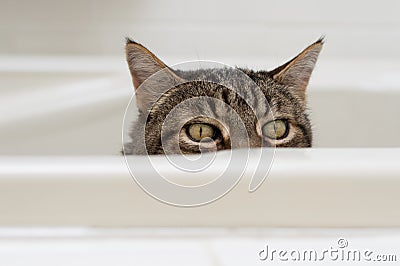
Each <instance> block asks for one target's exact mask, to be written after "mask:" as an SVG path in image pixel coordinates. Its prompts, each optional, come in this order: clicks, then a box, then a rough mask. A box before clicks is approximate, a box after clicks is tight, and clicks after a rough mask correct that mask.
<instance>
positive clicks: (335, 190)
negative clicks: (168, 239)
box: [0, 148, 400, 227]
mask: <svg viewBox="0 0 400 266" xmlns="http://www.w3.org/2000/svg"><path fill="white" fill-rule="evenodd" d="M242 153H243V151H235V152H234V156H239V158H241V157H243V154H242ZM399 158H400V149H398V148H397V149H299V150H292V149H281V150H277V154H276V157H275V160H274V163H273V165H272V168H271V171H270V173H269V175H268V177H267V179H266V181H265V182H264V183H263V184H262V185H261V187H260V188H259V189H258V190H257V191H256V192H254V193H249V192H248V187H249V182H250V178H251V172H252V171H251V170H252V169H254V167H255V165H254V160H252V159H250V164H249V166H248V169H247V170H246V172H245V175H244V176H243V178H242V180H241V181H240V182H239V184H238V185H237V186H236V187H235V188H234V189H233V190H232V191H231V192H229V193H228V194H227V195H226V196H224V197H223V198H221V199H220V200H217V201H216V202H214V203H212V204H209V205H205V206H202V207H196V208H180V207H173V206H169V205H166V204H164V203H161V202H159V201H157V200H155V199H154V198H152V197H150V196H149V195H148V194H146V193H145V192H144V191H143V190H142V189H140V188H139V186H138V185H137V184H136V183H135V182H134V180H133V179H132V177H131V176H130V174H129V172H128V169H127V167H126V165H125V162H124V159H123V157H121V156H118V157H117V156H115V157H107V156H103V157H100V156H98V157H96V156H90V157H76V156H71V157H29V156H28V157H18V156H16V157H2V158H1V160H0V177H1V178H0V213H2V214H4V215H1V216H0V226H17V225H18V226H29V225H36V226H80V225H86V226H107V227H121V226H222V227H226V226H231V227H240V226H278V227H288V226H289V227H366V226H370V227H393V226H400V210H399V208H398V206H397V205H398V202H400V194H399V193H398V188H399V186H400V175H399V173H400V164H399V163H398V159H399ZM134 160H135V161H136V162H137V164H136V165H137V167H140V165H141V160H144V159H143V158H141V157H134ZM154 162H155V163H156V164H157V165H158V166H159V167H164V168H165V169H167V170H168V171H169V172H170V173H171V174H174V173H176V171H177V170H174V169H171V167H168V162H167V161H166V159H164V158H154ZM217 168H218V167H217ZM212 169H213V168H212V167H211V170H212ZM239 170H241V169H238V171H239ZM149 173H150V171H149ZM149 173H148V174H146V169H142V175H143V176H142V177H145V178H149V179H153V180H154V181H156V180H157V177H156V176H153V175H152V174H149Z"/></svg>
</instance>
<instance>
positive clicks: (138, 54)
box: [125, 38, 167, 89]
mask: <svg viewBox="0 0 400 266" xmlns="http://www.w3.org/2000/svg"><path fill="white" fill-rule="evenodd" d="M125 50H126V60H127V62H128V66H129V71H130V72H131V76H132V81H133V86H134V87H135V89H138V88H139V86H140V85H142V83H143V82H144V81H145V80H146V79H148V78H149V77H150V76H151V75H153V74H155V73H157V72H158V71H160V70H162V69H164V68H166V67H167V66H166V65H165V64H164V63H163V62H162V61H161V60H160V59H158V58H157V57H156V56H155V55H154V54H153V53H152V52H150V51H149V50H148V49H147V48H146V47H144V46H143V45H141V44H139V43H137V42H135V41H132V40H131V39H129V38H127V39H126V46H125Z"/></svg>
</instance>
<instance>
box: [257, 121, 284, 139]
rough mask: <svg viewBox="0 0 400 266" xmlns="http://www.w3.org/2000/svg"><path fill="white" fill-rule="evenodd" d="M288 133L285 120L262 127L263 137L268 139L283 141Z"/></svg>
mask: <svg viewBox="0 0 400 266" xmlns="http://www.w3.org/2000/svg"><path fill="white" fill-rule="evenodd" d="M288 133H289V125H288V123H287V121H286V120H283V119H277V120H275V121H271V122H268V123H266V124H265V125H264V126H263V127H262V134H263V136H265V137H267V138H270V139H277V140H279V139H283V138H285V137H286V136H287V134H288Z"/></svg>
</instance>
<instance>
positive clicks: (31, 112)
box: [0, 0, 400, 155]
mask: <svg viewBox="0 0 400 266" xmlns="http://www.w3.org/2000/svg"><path fill="white" fill-rule="evenodd" d="M399 10H400V3H399V2H398V1H396V0H386V1H383V2H376V1H335V2H321V1H317V0H306V1H301V2H299V1H235V2H232V1H211V0H210V1H209V0H206V1H202V2H193V1H183V0H182V1H179V0H178V1H161V0H159V1H157V0H156V1H140V0H136V1H126V0H115V1H90V0H82V1H45V0H38V1H7V0H2V1H1V8H0V34H1V36H2V37H1V42H0V86H1V98H0V101H1V102H0V111H1V113H2V114H3V115H2V116H1V117H0V129H1V130H0V141H1V142H2V143H1V149H0V153H1V154H43V155H46V154H49V155H51V154H61V155H62V154H82V155H84V154H103V155H105V154H108V155H110V154H118V152H119V150H120V147H121V137H120V136H121V130H122V129H121V128H122V117H123V114H124V111H125V107H126V105H127V104H128V102H129V99H130V97H131V96H132V94H133V89H132V85H131V81H130V76H129V72H128V70H127V65H126V63H125V55H124V42H125V41H124V38H125V37H127V36H128V37H131V38H133V39H134V40H136V41H138V42H141V43H142V44H144V45H145V46H147V47H148V48H149V49H150V50H152V51H153V52H154V53H155V54H156V55H158V56H159V57H160V58H161V59H162V60H164V61H165V62H166V63H168V64H171V65H173V64H177V63H180V62H182V61H190V60H197V59H202V60H213V61H219V62H222V63H225V64H229V65H237V66H241V67H252V68H255V69H273V68H274V67H276V66H278V65H280V64H282V63H284V62H286V61H287V60H289V59H290V58H292V57H293V56H294V55H296V54H297V53H298V52H300V51H301V50H302V49H303V48H304V47H306V46H307V45H309V44H310V43H312V42H314V41H315V40H316V39H318V38H319V37H320V36H321V35H324V36H326V44H325V47H324V49H323V52H322V54H321V56H320V58H319V61H318V63H317V67H316V69H315V72H314V73H313V77H312V79H311V83H310V86H309V89H308V90H309V103H310V110H311V113H312V121H313V124H314V131H315V141H314V145H315V146H316V147H393V146H396V147H398V146H400V138H398V137H397V132H398V130H399V129H400V120H399V119H393V117H394V116H395V115H398V114H399V113H400V109H399V108H400V107H399V104H398V102H399V99H400V98H399V92H400V78H399V75H398V73H399V71H400V50H399V49H398V47H399V46H400V27H399V24H400V16H399V15H398V12H399ZM372 121H373V122H372ZM376 121H379V122H376ZM376 123H379V127H377V126H376ZM393 129H395V130H393ZM382 132H384V135H385V137H384V138H377V137H375V138H371V137H370V136H381V135H382ZM99 143H101V145H99Z"/></svg>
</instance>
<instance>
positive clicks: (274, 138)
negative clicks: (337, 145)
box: [123, 38, 324, 155]
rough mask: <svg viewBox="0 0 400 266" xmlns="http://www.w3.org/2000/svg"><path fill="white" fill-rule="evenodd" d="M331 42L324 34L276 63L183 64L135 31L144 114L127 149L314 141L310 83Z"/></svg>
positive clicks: (187, 150)
mask: <svg viewBox="0 0 400 266" xmlns="http://www.w3.org/2000/svg"><path fill="white" fill-rule="evenodd" d="M323 43H324V41H323V38H320V39H319V40H317V41H316V42H315V43H313V44H311V45H310V46H308V47H307V48H306V49H304V50H303V51H302V52H301V53H300V54H298V55H297V56H296V57H294V58H293V59H292V60H290V61H288V62H287V63H285V64H283V65H281V66H279V67H277V68H275V69H274V70H272V71H254V70H251V69H245V68H229V67H222V68H208V69H198V70H186V71H183V70H176V69H172V68H170V67H168V66H167V65H166V64H164V63H163V62H162V61H161V60H160V59H159V58H157V57H156V56H155V55H154V54H153V53H152V52H150V51H149V50H148V49H147V48H145V47H144V46H143V45H141V44H139V43H137V42H135V41H132V40H130V39H127V42H126V57H127V62H128V66H129V70H130V73H131V76H132V80H133V85H134V87H135V91H136V104H137V108H138V111H139V115H138V117H137V120H136V121H135V122H134V123H133V126H132V128H131V131H130V138H131V140H130V141H129V142H127V143H125V144H124V147H123V153H124V154H126V155H129V154H149V155H151V154H175V153H177V154H178V153H183V154H194V153H200V152H203V151H219V150H225V149H233V148H245V147H249V148H253V147H264V146H265V147H311V145H312V129H311V125H310V120H309V118H308V115H307V106H306V87H307V85H308V83H309V79H310V76H311V73H312V71H313V69H314V66H315V63H316V61H317V58H318V55H319V53H320V51H321V49H322V46H323ZM240 75H244V76H246V77H247V78H248V79H249V80H251V82H252V83H254V84H255V85H256V86H257V87H258V90H259V91H260V92H261V93H257V92H256V89H254V88H255V87H254V86H252V85H249V84H250V83H249V82H248V81H246V82H242V81H240V79H243V77H241V76H240ZM237 80H239V81H237ZM227 84H228V85H227ZM230 85H232V86H237V87H238V88H239V89H237V90H233V89H232V88H230V87H229V86H230ZM193 99H198V100H197V103H196V104H194V103H193V101H192V102H190V100H193ZM183 103H187V104H183ZM178 107H179V108H178ZM175 109H176V110H175ZM166 120H168V123H167V122H166ZM240 127H243V128H245V134H246V136H245V137H243V136H239V135H238V134H236V135H237V136H236V137H235V132H238V131H239V128H240ZM243 138H246V140H245V141H242V140H243Z"/></svg>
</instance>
